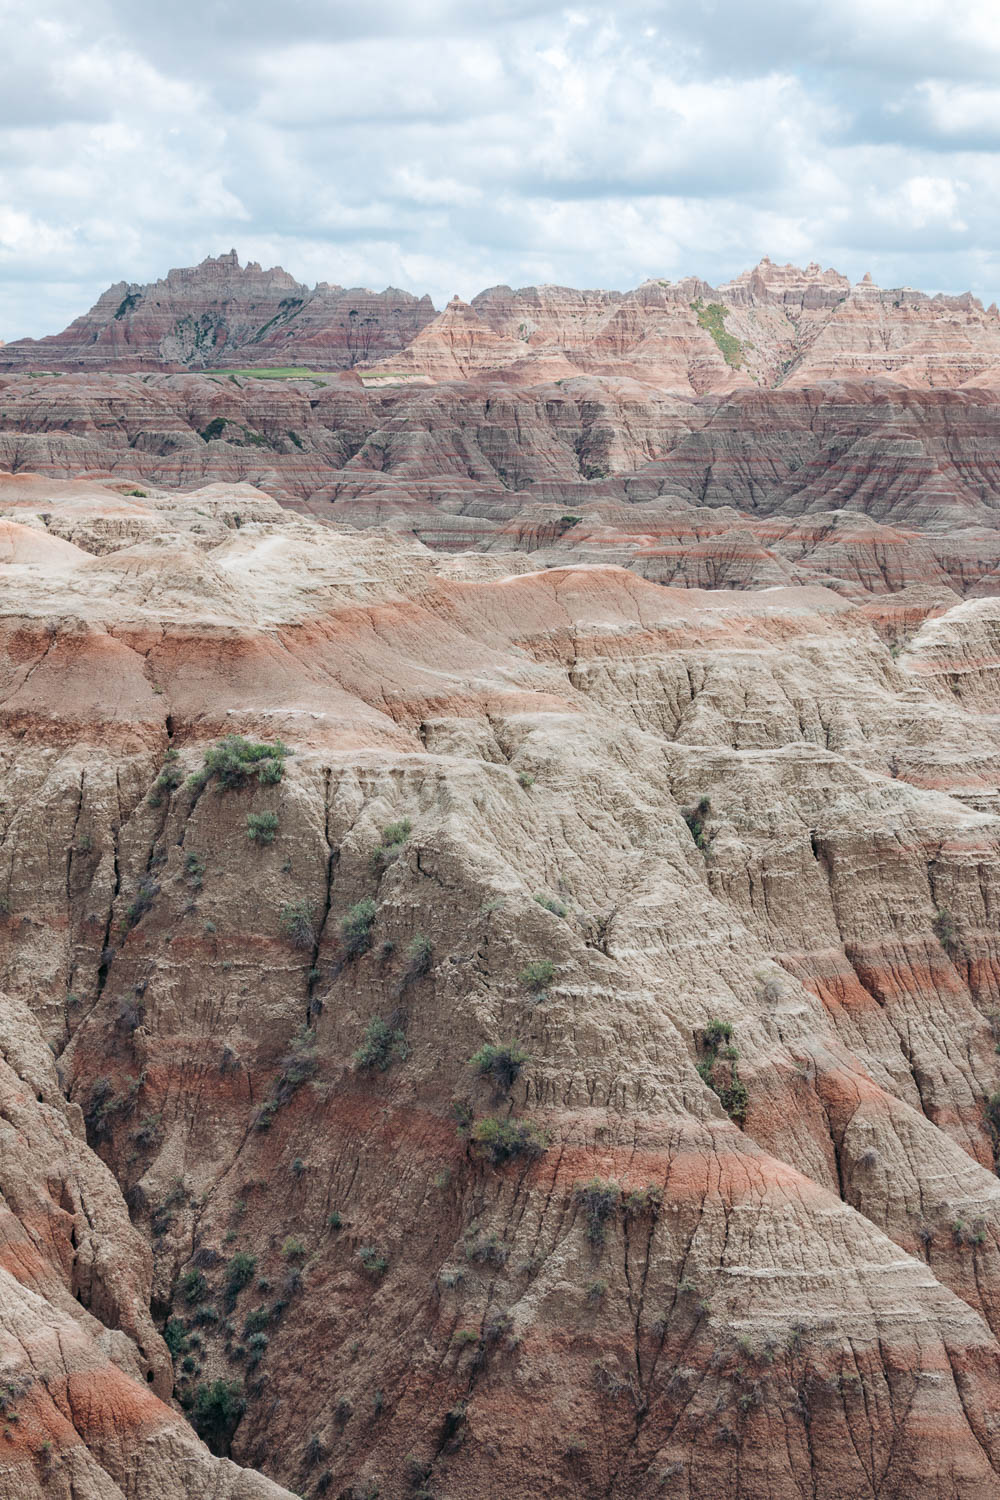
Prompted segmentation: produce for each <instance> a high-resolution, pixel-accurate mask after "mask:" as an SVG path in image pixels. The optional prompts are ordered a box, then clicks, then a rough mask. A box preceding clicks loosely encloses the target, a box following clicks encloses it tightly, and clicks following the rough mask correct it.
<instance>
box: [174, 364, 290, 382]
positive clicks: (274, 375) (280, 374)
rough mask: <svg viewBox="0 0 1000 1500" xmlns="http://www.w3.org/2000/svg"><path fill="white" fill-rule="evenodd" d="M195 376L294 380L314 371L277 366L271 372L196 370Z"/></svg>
mask: <svg viewBox="0 0 1000 1500" xmlns="http://www.w3.org/2000/svg"><path fill="white" fill-rule="evenodd" d="M193 373H194V374H196V375H242V376H243V378H244V380H296V379H299V378H300V377H301V376H303V375H315V374H316V373H317V372H316V371H315V370H310V369H307V367H306V366H305V365H279V366H276V367H275V368H274V369H273V370H196V371H194V372H193Z"/></svg>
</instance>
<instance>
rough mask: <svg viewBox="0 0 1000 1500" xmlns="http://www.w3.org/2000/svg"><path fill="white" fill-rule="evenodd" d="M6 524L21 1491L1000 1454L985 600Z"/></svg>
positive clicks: (923, 1466) (870, 1483)
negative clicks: (229, 1459) (715, 586)
mask: <svg viewBox="0 0 1000 1500" xmlns="http://www.w3.org/2000/svg"><path fill="white" fill-rule="evenodd" d="M702 515H704V512H702V513H700V514H699V515H698V516H697V517H696V520H698V521H700V520H701V517H702ZM0 517H2V519H0V526H2V528H3V531H2V535H3V543H2V549H0V573H2V582H3V592H2V599H3V611H2V620H0V624H2V628H3V630H4V633H5V648H4V652H3V655H2V657H0V661H2V663H3V666H2V673H3V675H2V678H0V895H2V897H3V902H2V907H3V916H2V919H0V991H2V993H3V994H4V996H5V1000H4V1004H5V1005H6V1006H7V1010H6V1011H5V1012H4V1013H3V1020H2V1024H3V1026H4V1027H6V1028H7V1029H6V1030H5V1031H4V1032H3V1038H4V1040H3V1046H2V1049H0V1050H2V1052H3V1056H4V1058H5V1062H4V1068H5V1069H7V1074H6V1077H7V1082H6V1083H5V1082H4V1081H3V1078H0V1089H4V1090H6V1093H5V1094H4V1095H3V1098H4V1104H3V1111H4V1117H5V1122H6V1123H5V1126H4V1129H5V1130H6V1131H7V1132H8V1134H9V1142H8V1154H7V1158H6V1165H4V1162H3V1161H0V1171H2V1172H4V1173H5V1174H6V1175H5V1176H4V1180H3V1192H4V1200H5V1204H6V1208H5V1212H6V1214H7V1223H6V1229H5V1243H6V1244H7V1246H8V1254H7V1256H6V1258H5V1261H4V1266H3V1268H2V1275H3V1276H4V1277H5V1278H6V1280H5V1282H4V1287H5V1288H6V1290H5V1291H4V1300H3V1302H2V1303H0V1324H2V1327H3V1335H2V1336H3V1338H4V1344H3V1347H2V1350H0V1359H2V1360H3V1367H4V1370H5V1371H6V1374H5V1377H4V1378H5V1379H6V1381H7V1385H6V1387H5V1389H6V1391H7V1395H6V1397H5V1401H6V1405H5V1408H4V1409H5V1411H6V1413H7V1417H8V1420H7V1429H6V1434H5V1441H4V1443H3V1444H0V1466H5V1467H2V1468H0V1473H2V1474H3V1477H4V1485H5V1488H4V1493H5V1494H6V1493H10V1494H12V1495H17V1496H20V1495H26V1496H27V1495H36V1494H39V1493H42V1494H52V1495H69V1494H84V1495H89V1494H90V1493H93V1494H95V1495H102V1496H103V1495H105V1494H108V1495H114V1494H119V1493H124V1494H127V1495H136V1496H138V1495H148V1494H152V1493H154V1485H155V1492H156V1493H157V1494H160V1495H166V1496H168V1497H169V1496H171V1495H173V1494H175V1493H176V1494H178V1495H179V1494H182V1493H183V1494H195V1493H197V1494H202V1493H204V1494H211V1495H219V1496H222V1495H226V1496H228V1495H233V1496H234V1497H235V1496H237V1495H239V1496H244V1495H245V1496H248V1497H249V1496H255V1495H257V1494H259V1495H261V1496H263V1495H265V1494H268V1493H280V1492H279V1491H276V1490H274V1489H271V1490H269V1489H268V1483H269V1480H273V1481H275V1482H277V1483H278V1484H283V1485H285V1486H286V1487H287V1489H288V1490H289V1491H292V1492H294V1493H297V1494H301V1495H307V1496H310V1497H311V1496H313V1495H316V1496H322V1495H334V1496H345V1497H346V1496H363V1495H366V1496H369V1497H371V1496H374V1495H376V1494H378V1495H379V1496H381V1497H385V1500H403V1497H405V1496H412V1495H414V1494H422V1495H425V1496H429V1495H433V1496H439V1497H443V1500H445V1497H452V1500H458V1497H461V1500H468V1497H476V1496H482V1497H484V1500H485V1497H486V1496H492V1495H495V1494H497V1493H501V1492H509V1493H513V1494H525V1495H527V1494H530V1495H536V1494H550V1495H561V1494H565V1495H576V1496H587V1497H590V1496H593V1497H598V1496H600V1497H604V1496H615V1497H622V1500H624V1497H643V1500H645V1497H647V1496H649V1497H652V1496H659V1495H667V1496H684V1497H697V1500H702V1497H704V1500H707V1497H709V1496H713V1497H715V1496H718V1495H720V1494H724V1495H726V1496H733V1497H747V1500H749V1497H751V1496H753V1497H758V1496H760V1495H762V1494H766V1495H769V1496H772V1497H775V1500H782V1497H785V1496H788V1497H792V1496H795V1497H798V1496H800V1495H801V1494H802V1493H804V1492H807V1493H810V1494H812V1495H815V1496H817V1497H831V1500H832V1497H834V1496H838V1497H839V1496H845V1495H851V1496H872V1497H874V1496H876V1495H879V1496H885V1495H889V1494H896V1495H903V1494H913V1493H918V1492H919V1493H923V1494H926V1495H928V1496H934V1497H937V1496H940V1497H942V1500H944V1497H954V1496H963V1497H980V1496H989V1495H994V1494H996V1493H997V1489H998V1486H1000V1443H998V1436H997V1432H996V1428H995V1423H994V1421H993V1416H992V1414H993V1413H994V1412H995V1411H996V1410H997V1408H998V1404H1000V1345H998V1342H997V1335H998V1334H1000V1321H998V1320H1000V1300H998V1297H997V1287H998V1286H1000V1274H998V1247H1000V1227H998V1226H1000V1183H998V1181H997V1176H996V1173H995V1170H994V1161H995V1154H996V1151H997V1139H998V1137H997V1120H996V1114H997V1103H996V1100H997V1096H998V1090H1000V1061H998V1058H997V1051H996V1048H997V1040H996V1038H997V1013H998V1011H1000V1003H998V1002H1000V996H998V975H1000V969H998V953H997V937H996V920H995V913H996V909H997V902H998V899H1000V821H998V817H997V791H996V788H997V782H998V770H1000V739H998V730H997V724H998V722H1000V719H998V717H997V715H998V704H997V699H996V682H997V671H996V666H997V641H998V638H1000V637H998V605H997V603H996V602H995V601H994V600H992V599H989V598H983V599H969V600H966V601H965V602H955V597H956V596H955V595H954V593H952V594H951V595H950V596H949V595H948V593H947V589H941V588H940V583H939V592H938V593H937V594H935V593H934V592H933V590H930V591H928V589H927V588H926V586H925V588H924V591H923V593H921V591H920V590H916V591H914V590H912V589H911V590H908V591H904V592H903V593H899V592H896V593H886V592H885V591H883V590H879V591H878V592H876V591H875V590H870V589H867V588H865V587H864V586H863V584H862V583H861V582H856V584H855V588H854V592H853V596H852V597H848V596H847V595H846V594H845V593H844V592H842V591H834V590H832V589H829V588H826V587H822V586H817V585H815V584H809V585H804V586H803V585H796V586H781V587H777V588H773V587H772V588H767V589H764V590H760V591H757V592H754V591H744V592H741V593H733V592H731V591H730V592H726V591H724V590H721V591H720V590H716V591H711V590H708V591H706V590H701V589H698V588H687V589H673V588H664V587H662V586H659V585H657V584H655V583H652V582H649V581H647V580H645V579H643V578H640V577H638V576H637V574H636V573H635V572H634V571H629V570H626V569H623V568H621V567H618V566H614V565H597V566H594V565H589V566H588V565H581V564H576V565H571V566H550V567H548V568H547V569H543V570H541V571H539V570H536V569H535V568H534V566H533V560H532V559H529V558H527V557H525V556H523V555H521V554H520V553H513V554H493V555H482V554H481V553H469V554H466V555H462V556H457V557H442V556H441V555H440V554H436V553H434V552H432V551H430V550H429V549H427V548H426V547H425V546H423V545H422V544H421V543H420V542H419V541H417V540H415V539H413V538H412V537H406V536H401V535H399V534H398V533H392V532H388V531H385V530H378V529H373V530H368V531H357V530H354V529H351V528H349V527H348V528H344V527H341V526H337V525H333V524H330V523H328V522H323V521H319V520H316V519H314V518H312V517H308V516H294V515H291V514H289V512H288V511H287V510H283V509H282V508H281V507H280V506H278V505H277V504H276V503H275V502H274V501H273V500H272V499H270V498H268V497H267V496H266V495H265V494H263V493H261V492H260V491H257V490H254V489H252V488H250V487H248V486H245V485H235V486H234V485H220V486H213V487H210V488H208V489H201V490H199V491H194V492H192V493H191V494H189V495H184V496H178V495H173V496H171V495H169V494H167V493H164V492H161V493H154V494H147V495H146V496H135V495H122V494H119V493H117V492H116V491H114V490H110V489H108V488H107V487H106V486H101V485H98V484H95V483H89V484H87V483H78V484H74V485H70V486H68V487H63V486H62V485H61V484H60V483H59V482H57V481H55V480H52V479H47V478H44V477H35V478H21V477H18V476H10V477H8V478H7V479H6V480H5V481H4V482H3V486H2V489H0ZM826 526H827V523H826V522H823V523H814V525H813V530H814V533H815V535H814V536H813V538H812V540H813V541H814V542H815V541H816V540H817V539H818V538H819V537H820V535H821V534H822V533H823V532H824V527H826ZM796 527H797V528H798V529H797V530H796ZM835 531H836V528H835V527H834V528H833V532H832V533H831V532H830V531H827V532H826V535H827V540H828V544H831V545H832V544H833V542H832V540H831V538H832V537H833V536H835ZM778 532H780V541H781V542H782V545H783V546H784V548H785V551H784V554H783V555H785V556H786V557H791V556H793V555H794V554H795V553H796V549H801V548H802V547H803V546H804V545H805V542H806V539H807V538H806V527H805V525H804V523H802V522H799V523H796V522H793V521H788V522H786V523H782V526H781V527H778V526H776V527H775V536H774V537H773V538H772V540H773V541H774V544H775V547H776V549H777V541H778V540H779V538H778V536H777V533H778ZM841 540H842V543H843V544H844V545H846V543H847V539H846V538H842V539H841ZM883 540H884V541H885V543H886V545H888V539H887V538H884V539H883ZM893 612H895V613H893ZM890 617H891V626H892V639H891V640H887V622H890ZM234 735H238V736H243V737H244V740H243V741H234V740H232V739H228V740H227V738H226V737H227V736H234ZM8 1018H9V1019H8ZM44 1042H48V1044H49V1048H50V1049H51V1050H50V1051H48V1049H46V1048H45V1047H44ZM46 1054H47V1056H48V1061H46ZM53 1054H54V1055H55V1066H54V1065H53V1061H52V1058H53ZM81 1117H82V1123H83V1126H84V1128H85V1130H86V1134H87V1141H86V1143H85V1142H84V1141H83V1140H82V1138H81V1137H80V1136H79V1134H74V1130H76V1131H79V1128H80V1125H79V1122H80V1121H81ZM26 1142H31V1145H30V1150H31V1152H32V1156H31V1158H30V1159H31V1160H43V1161H44V1162H45V1163H46V1168H45V1175H44V1178H42V1177H40V1176H39V1174H38V1173H37V1171H36V1172H32V1173H29V1174H25V1172H24V1166H23V1164H24V1162H25V1160H26V1157H25V1151H24V1143H26ZM98 1158H101V1160H98ZM102 1162H103V1164H102ZM112 1174H113V1175H112ZM126 1204H127V1205H128V1210H127V1211H126V1207H125V1205H126ZM130 1219H131V1222H129V1220H130ZM81 1304H82V1305H81ZM60 1320H61V1321H60ZM71 1335H72V1336H71ZM74 1341H75V1342H74ZM168 1356H169V1357H168ZM74 1361H76V1363H75V1364H74ZM102 1361H103V1363H102ZM109 1361H111V1362H112V1363H111V1364H109ZM105 1370H107V1371H109V1372H110V1373H109V1374H108V1375H107V1376H104V1375H101V1376H100V1378H98V1375H99V1372H100V1371H105ZM74 1371H75V1372H79V1373H73V1372H74ZM102 1379H105V1380H112V1381H113V1382H116V1383H117V1384H114V1385H113V1386H109V1387H107V1389H108V1391H109V1395H108V1398H107V1399H108V1400H113V1402H114V1403H115V1404H114V1416H113V1417H110V1416H108V1415H107V1408H106V1407H104V1406H102V1402H103V1401H104V1400H105V1397H104V1394H103V1392H104V1389H105V1387H104V1386H102V1385H101V1380H102ZM112 1390H113V1391H114V1392H115V1394H114V1395H113V1396H112V1395H111V1394H110V1393H111V1391H112ZM171 1390H172V1391H173V1402H174V1413H173V1414H171V1413H170V1411H169V1409H168V1407H166V1406H165V1405H163V1404H162V1403H161V1402H160V1401H159V1400H158V1398H156V1397H154V1396H153V1394H152V1392H153V1391H158V1392H159V1393H160V1395H161V1396H162V1397H164V1398H167V1399H169V1398H170V1393H171ZM140 1398H141V1399H140ZM143 1403H145V1404H143ZM184 1411H187V1412H188V1413H190V1414H191V1416H192V1418H193V1419H194V1420H195V1422H196V1423H197V1424H198V1425H199V1426H200V1429H201V1430H202V1432H203V1433H204V1434H205V1436H206V1437H208V1439H209V1440H210V1442H211V1444H212V1446H213V1448H214V1449H215V1450H216V1452H217V1453H221V1454H226V1453H231V1454H232V1456H233V1458H234V1459H235V1460H236V1461H237V1462H238V1463H241V1464H249V1465H251V1466H253V1467H254V1468H255V1469H257V1470H259V1471H260V1475H259V1477H255V1476H254V1475H252V1474H251V1475H244V1476H242V1477H241V1475H240V1471H239V1470H237V1469H234V1468H232V1467H229V1466H228V1465H227V1464H226V1461H225V1460H212V1459H211V1458H209V1457H208V1456H207V1455H206V1453H205V1450H204V1449H203V1448H201V1447H200V1446H199V1445H198V1443H197V1442H196V1440H195V1439H194V1437H193V1436H190V1435H189V1436H187V1437H186V1438H184V1437H182V1436H181V1435H180V1434H182V1433H183V1432H184V1431H185V1429H184V1427H183V1425H182V1422H181V1415H180V1414H181V1413H182V1412H184ZM102 1413H103V1415H102ZM12 1418H16V1419H17V1420H12ZM161 1434H162V1436H161ZM170 1444H173V1445H174V1448H173V1449H172V1450H171V1452H172V1455H173V1457H172V1460H171V1463H165V1462H164V1461H163V1454H164V1453H165V1452H166V1451H167V1447H166V1446H165V1445H170ZM179 1444H186V1446H184V1447H183V1450H182V1449H181V1448H180V1447H178V1446H177V1445H179ZM188 1463H190V1464H198V1465H201V1466H202V1473H203V1476H204V1477H195V1470H194V1469H189V1468H187V1467H185V1465H186V1464H188ZM212 1463H218V1464H221V1467H219V1468H217V1469H215V1470H212V1471H209V1469H208V1468H207V1465H209V1464H212ZM71 1464H77V1465H79V1466H84V1465H86V1464H91V1465H93V1466H103V1469H104V1471H105V1472H106V1473H107V1474H109V1475H111V1476H112V1477H111V1478H110V1479H109V1480H108V1481H107V1483H105V1482H104V1481H103V1479H102V1480H100V1482H98V1480H97V1479H95V1480H94V1481H93V1482H92V1484H91V1489H90V1490H89V1491H88V1490H87V1488H86V1487H85V1485H84V1483H83V1480H82V1479H79V1480H78V1479H77V1477H76V1475H77V1473H80V1474H83V1472H84V1469H83V1467H80V1468H79V1469H78V1470H74V1469H72V1468H71V1467H70V1466H71ZM115 1465H117V1467H115ZM143 1465H145V1466H146V1467H145V1468H144V1467H143ZM157 1465H158V1467H157ZM154 1473H155V1479H154V1477H153V1475H154ZM265 1475H266V1476H269V1479H268V1478H265V1477H263V1476H265ZM102 1484H103V1488H102V1487H101V1486H102ZM112 1485H117V1489H116V1488H113V1487H112ZM226 1486H229V1487H228V1488H226ZM255 1486H256V1488H255Z"/></svg>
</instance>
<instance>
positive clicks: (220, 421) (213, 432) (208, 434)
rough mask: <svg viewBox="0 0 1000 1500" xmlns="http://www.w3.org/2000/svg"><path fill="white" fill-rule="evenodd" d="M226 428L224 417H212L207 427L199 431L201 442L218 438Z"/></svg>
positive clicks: (208, 441)
mask: <svg viewBox="0 0 1000 1500" xmlns="http://www.w3.org/2000/svg"><path fill="white" fill-rule="evenodd" d="M225 428H226V419H225V417H213V418H212V420H211V422H209V424H208V426H207V427H203V428H202V429H201V432H200V433H199V437H200V438H201V440H202V442H203V443H210V442H212V440H213V439H214V438H220V437H221V436H222V434H223V432H224V431H225Z"/></svg>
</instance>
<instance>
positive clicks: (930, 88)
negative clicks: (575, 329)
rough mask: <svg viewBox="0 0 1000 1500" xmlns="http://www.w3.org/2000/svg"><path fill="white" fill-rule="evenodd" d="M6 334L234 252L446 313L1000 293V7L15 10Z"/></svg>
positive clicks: (742, 3) (1, 2)
mask: <svg viewBox="0 0 1000 1500" xmlns="http://www.w3.org/2000/svg"><path fill="white" fill-rule="evenodd" d="M0 42H2V43H3V45H2V46H0V337H6V338H14V337H19V336H22V335H24V334H41V333H45V332H51V331H54V330H56V329H58V328H60V327H62V326H64V325H65V323H66V322H67V321H69V319H70V318H71V317H72V316H73V315H75V314H76V313H78V312H80V311H82V310H83V309H84V308H85V307H86V306H88V305H89V304H90V303H91V302H92V301H93V300H94V298H95V296H96V295H97V294H98V293H99V292H100V291H101V290H102V289H103V288H104V286H106V285H107V284H109V283H110V282H112V281H117V280H147V279H152V278H154V277H156V276H157V275H161V274H163V273H164V272H165V271H166V270H167V269H168V268H169V267H170V266H175V265H184V264H190V263H192V262H193V261H195V260H198V259H200V258H201V257H202V256H204V255H206V254H217V253H218V252H219V251H220V250H223V249H228V248H229V246H230V245H234V244H235V245H236V246H238V247H239V249H240V251H241V252H242V254H243V255H244V256H246V257H252V258H254V259H257V260H261V261H263V262H265V263H267V264H273V263H275V262H278V261H280V262H281V263H282V264H284V265H285V266H286V268H287V269H288V270H290V271H291V272H292V273H293V274H294V275H296V276H298V277H299V278H300V279H302V280H307V281H315V280H330V281H339V282H341V283H342V284H345V285H358V284H367V285H375V286H383V285H386V284H387V283H392V284H395V285H398V286H406V287H409V288H410V289H413V290H416V291H424V290H427V291H430V292H431V294H432V296H434V298H435V300H436V301H437V302H438V303H439V305H440V304H441V303H442V302H443V301H444V300H446V299H447V297H449V296H450V295H451V294H452V293H453V292H455V291H458V292H460V293H461V294H462V295H464V296H471V295H472V294H473V293H474V292H476V291H477V290H479V289H480V288H481V287H482V286H485V285H489V284H491V283H495V282H498V281H503V282H509V283H512V284H514V285H524V284H527V283H529V282H531V281H559V282H563V283H568V284H573V285H590V286H593V285H602V284H603V285H610V286H617V287H627V286H630V285H634V284H635V283H636V282H637V281H639V280H641V279H642V278H643V277H644V276H648V275H659V276H672V277H676V276H680V275H684V274H686V273H688V272H691V271H696V272H698V273H699V274H702V275H704V276H706V277H708V278H710V279H713V280H722V279H724V278H725V277H727V276H729V275H731V274H732V273H733V272H735V271H736V270H739V269H741V268H743V267H744V266H746V265H748V264H752V263H753V262H754V261H755V260H756V259H758V258H759V256H760V255H761V254H763V253H765V252H766V253H769V254H770V255H772V256H773V257H775V258H778V259H797V260H800V261H802V260H808V259H813V258H815V259H819V260H821V261H822V262H823V263H824V264H836V265H838V266H839V267H840V268H841V269H843V270H844V271H846V272H847V274H849V275H851V276H854V277H857V276H860V275H861V274H862V273H863V272H864V271H865V270H867V269H871V270H872V272H873V274H875V275H876V276H877V277H878V279H880V280H882V281H884V282H886V283H887V284H890V285H902V284H910V285H923V286H925V287H927V288H928V289H929V290H936V289H945V290H963V289H964V288H965V286H967V285H968V286H971V288H972V289H973V290H974V291H976V292H977V293H978V294H979V295H983V296H985V297H986V298H987V299H988V300H992V299H993V297H994V295H996V294H997V292H1000V274H998V273H1000V267H998V264H997V259H998V258H997V256H995V255H994V253H993V249H992V247H993V246H994V245H996V244H998V243H1000V207H998V205H1000V196H998V193H997V187H998V185H1000V181H998V179H1000V154H998V153H1000V89H998V88H997V87H996V84H995V80H996V78H997V76H998V69H1000V19H998V18H996V16H995V10H994V5H993V0H950V3H949V0H828V3H827V4H826V5H825V6H824V7H822V8H821V7H819V6H817V5H815V3H814V0H703V3H701V4H699V5H692V4H691V3H690V0H684V3H681V0H623V3H622V4H619V5H617V6H615V7H614V8H613V9H611V8H608V7H601V8H598V7H596V6H593V5H590V4H581V5H577V6H573V5H570V6H564V5H556V4H552V3H548V0H486V3H483V4H480V5H479V6H478V7H475V8H472V7H469V6H468V5H467V4H465V3H463V4H458V3H457V0H369V3H368V4H366V5H364V6H359V5H357V4H356V0H352V3H350V4H348V3H345V0H287V3H286V4H285V5H284V6H283V7H282V9H281V16H280V28H279V27H278V26H276V24H275V12H274V8H273V6H272V5H270V4H267V5H265V3H264V0H241V3H239V4H237V3H236V0H199V3H197V4H195V3H194V0H175V3H174V4H173V5H172V6H170V7H165V6H155V7H154V6H149V5H147V4H145V3H142V4H140V3H139V0H93V3H92V4H90V5H88V6H86V7H82V6H80V5H79V4H78V0H74V3H72V4H71V3H70V0H34V3H29V0H0Z"/></svg>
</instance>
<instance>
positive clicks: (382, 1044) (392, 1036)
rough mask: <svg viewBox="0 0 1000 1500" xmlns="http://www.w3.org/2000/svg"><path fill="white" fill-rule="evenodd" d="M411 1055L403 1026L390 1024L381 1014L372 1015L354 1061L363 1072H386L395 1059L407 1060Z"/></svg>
mask: <svg viewBox="0 0 1000 1500" xmlns="http://www.w3.org/2000/svg"><path fill="white" fill-rule="evenodd" d="M409 1055H410V1049H409V1046H408V1045H407V1041H406V1034H405V1032H404V1031H403V1029H402V1027H400V1026H393V1025H390V1023H389V1022H388V1021H384V1020H383V1019H382V1017H381V1016H372V1018H371V1020H370V1021H369V1022H368V1025H367V1026H366V1027H365V1032H364V1036H363V1037H362V1038H361V1045H360V1046H359V1047H358V1049H357V1051H356V1052H355V1053H354V1054H353V1057H352V1061H353V1063H354V1066H355V1067H356V1068H357V1069H359V1070H360V1071H362V1072H364V1071H370V1070H372V1069H376V1070H377V1071H378V1072H379V1073H384V1072H385V1071H386V1069H387V1068H388V1067H390V1065H391V1064H392V1063H393V1062H394V1061H397V1060H398V1061H399V1062H405V1061H406V1059H407V1058H408V1057H409Z"/></svg>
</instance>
